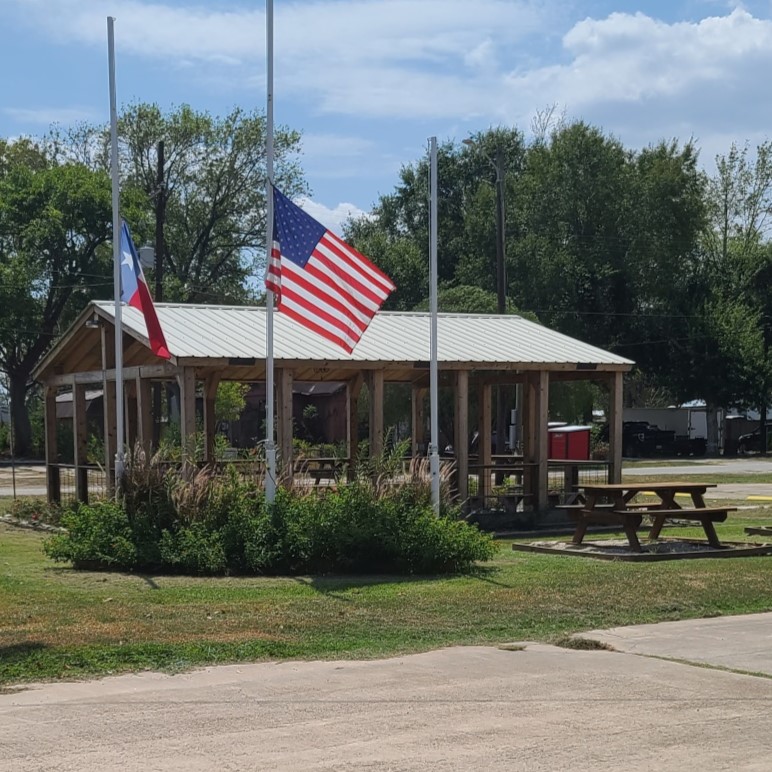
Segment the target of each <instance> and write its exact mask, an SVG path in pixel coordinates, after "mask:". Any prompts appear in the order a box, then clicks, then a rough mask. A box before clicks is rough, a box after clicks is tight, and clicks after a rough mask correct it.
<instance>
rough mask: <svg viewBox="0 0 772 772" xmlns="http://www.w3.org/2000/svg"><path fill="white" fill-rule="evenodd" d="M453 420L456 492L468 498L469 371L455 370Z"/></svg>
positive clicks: (463, 499) (459, 496)
mask: <svg viewBox="0 0 772 772" xmlns="http://www.w3.org/2000/svg"><path fill="white" fill-rule="evenodd" d="M454 398H455V399H454V404H455V420H454V422H453V425H454V429H455V431H454V436H453V452H454V455H455V458H456V492H457V493H458V498H459V500H460V501H462V502H464V501H466V500H467V498H469V371H468V370H457V371H456V377H455V389H454Z"/></svg>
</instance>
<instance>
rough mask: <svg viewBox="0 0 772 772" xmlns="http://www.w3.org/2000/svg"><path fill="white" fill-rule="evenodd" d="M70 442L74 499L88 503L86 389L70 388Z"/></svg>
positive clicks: (80, 386)
mask: <svg viewBox="0 0 772 772" xmlns="http://www.w3.org/2000/svg"><path fill="white" fill-rule="evenodd" d="M72 442H73V457H74V461H75V498H76V499H77V500H78V501H83V502H85V503H88V469H87V468H86V464H87V463H88V459H87V457H86V456H87V453H88V423H87V421H86V387H85V386H84V385H82V384H79V383H76V384H75V385H73V387H72Z"/></svg>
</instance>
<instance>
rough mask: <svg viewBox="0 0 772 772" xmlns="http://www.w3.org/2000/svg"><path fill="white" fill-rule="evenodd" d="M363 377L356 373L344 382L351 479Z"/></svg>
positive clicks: (357, 444) (354, 463) (351, 476)
mask: <svg viewBox="0 0 772 772" xmlns="http://www.w3.org/2000/svg"><path fill="white" fill-rule="evenodd" d="M363 383H364V379H363V378H362V374H361V373H358V374H357V375H356V377H355V378H352V379H351V380H350V381H349V382H348V383H347V384H346V441H347V444H348V459H349V467H348V478H349V480H353V479H354V477H355V475H356V465H357V451H358V449H359V435H358V429H359V414H358V409H357V408H358V407H359V392H360V391H361V390H362V384H363Z"/></svg>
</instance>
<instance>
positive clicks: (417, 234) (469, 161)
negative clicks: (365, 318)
mask: <svg viewBox="0 0 772 772" xmlns="http://www.w3.org/2000/svg"><path fill="white" fill-rule="evenodd" d="M499 148H500V149H501V150H502V152H503V154H504V158H505V166H506V169H507V175H506V184H507V186H508V187H510V186H514V184H515V180H516V178H517V176H518V174H519V172H520V169H521V167H522V164H523V155H524V152H525V144H524V140H523V136H522V134H521V133H520V132H519V131H517V130H516V129H507V128H496V129H490V130H488V131H486V132H483V133H481V134H478V135H476V136H475V137H474V139H473V141H472V143H471V145H461V146H458V145H453V144H452V143H445V144H443V145H442V146H441V147H440V148H439V149H438V154H437V155H438V175H437V176H438V188H439V190H438V200H437V207H438V217H437V224H438V230H439V234H438V247H437V252H438V254H437V273H438V281H439V284H440V285H441V286H443V287H453V286H458V285H474V286H478V287H480V288H481V289H484V290H488V291H495V289H496V286H495V281H496V278H495V260H496V242H495V236H496V224H495V206H494V200H495V192H494V188H493V182H494V180H495V170H494V168H493V166H492V164H491V159H492V158H493V157H494V156H495V155H496V152H497V150H498V149H499ZM345 236H346V238H347V239H348V240H350V242H351V243H352V244H353V245H354V246H356V247H357V249H359V250H361V251H362V252H363V253H364V254H366V255H368V257H370V258H371V259H373V260H374V261H375V262H376V263H377V264H378V265H379V266H380V267H381V268H382V269H383V270H384V271H386V273H387V274H389V276H391V277H392V278H393V279H394V282H395V284H396V285H397V289H396V291H395V292H394V293H393V294H392V295H391V296H390V298H389V299H388V300H387V303H386V305H385V306H384V307H385V308H388V309H397V310H410V309H413V308H415V307H416V306H417V305H418V304H419V303H420V302H421V301H422V300H424V299H426V298H428V296H429V161H428V159H427V158H422V159H420V160H419V161H417V162H415V163H414V164H409V165H406V166H404V167H403V168H402V170H401V171H400V182H399V184H398V185H397V186H396V189H395V190H394V192H393V193H390V194H387V195H384V196H381V198H380V199H379V201H378V203H377V205H376V206H375V208H374V210H373V212H372V215H371V216H368V217H367V218H361V219H359V220H354V221H352V222H350V223H348V225H347V228H346V231H345Z"/></svg>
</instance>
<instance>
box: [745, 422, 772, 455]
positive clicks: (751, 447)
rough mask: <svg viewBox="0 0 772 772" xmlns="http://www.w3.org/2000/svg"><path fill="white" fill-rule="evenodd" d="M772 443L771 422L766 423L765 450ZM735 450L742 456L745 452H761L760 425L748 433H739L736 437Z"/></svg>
mask: <svg viewBox="0 0 772 772" xmlns="http://www.w3.org/2000/svg"><path fill="white" fill-rule="evenodd" d="M770 445H772V424H767V452H769V449H770ZM737 452H738V453H739V454H740V455H741V456H744V455H745V454H747V453H760V452H761V427H757V428H756V429H754V430H753V431H752V432H749V433H748V434H741V435H740V436H739V437H738V438H737Z"/></svg>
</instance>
